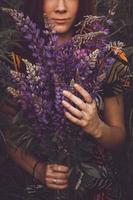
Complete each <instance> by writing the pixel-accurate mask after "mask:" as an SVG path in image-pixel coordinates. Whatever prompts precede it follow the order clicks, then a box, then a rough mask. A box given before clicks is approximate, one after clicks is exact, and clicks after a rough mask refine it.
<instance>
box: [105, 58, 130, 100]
mask: <svg viewBox="0 0 133 200" xmlns="http://www.w3.org/2000/svg"><path fill="white" fill-rule="evenodd" d="M129 87H130V70H129V66H128V64H127V63H126V64H125V63H123V62H121V61H117V62H115V63H114V65H113V66H112V67H111V69H110V71H109V73H108V76H107V79H106V82H105V84H104V89H103V95H104V97H109V96H115V95H119V94H121V93H123V92H125V91H126V90H128V88H129Z"/></svg>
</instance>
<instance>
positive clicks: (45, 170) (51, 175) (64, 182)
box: [34, 162, 69, 190]
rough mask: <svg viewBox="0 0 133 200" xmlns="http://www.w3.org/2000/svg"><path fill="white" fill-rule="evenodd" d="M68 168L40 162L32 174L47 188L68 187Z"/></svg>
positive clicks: (58, 188)
mask: <svg viewBox="0 0 133 200" xmlns="http://www.w3.org/2000/svg"><path fill="white" fill-rule="evenodd" d="M68 174H69V168H68V167H67V166H64V165H59V164H48V165H45V163H42V162H40V163H39V164H38V165H37V167H36V170H35V173H34V176H35V178H36V179H38V180H40V182H42V183H43V184H45V185H46V186H47V187H48V188H51V189H56V190H61V189H65V188H67V187H68Z"/></svg>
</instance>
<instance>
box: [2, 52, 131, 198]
mask: <svg viewBox="0 0 133 200" xmlns="http://www.w3.org/2000/svg"><path fill="white" fill-rule="evenodd" d="M13 61H14V65H15V70H17V71H19V70H20V71H21V67H20V66H21V60H20V58H19V57H18V56H16V55H15V54H13ZM128 73H129V70H128V66H126V65H125V64H123V63H122V62H120V61H118V62H116V63H115V65H114V66H113V67H112V69H111V71H110V72H109V75H108V78H107V83H106V85H105V88H104V94H103V95H104V96H112V95H118V94H120V93H122V91H123V86H122V81H123V80H125V78H126V76H127V75H128ZM126 80H127V79H126ZM99 99H100V101H101V103H100V105H103V104H102V98H101V96H100V95H99ZM25 142H26V141H25ZM27 142H28V141H27ZM38 145H39V144H38ZM77 146H78V148H77V155H78V161H79V163H80V165H79V166H78V167H79V175H78V176H79V182H78V183H79V185H80V187H79V191H80V193H78V190H77V191H71V193H70V196H69V198H68V199H65V200H123V198H122V194H121V188H120V185H119V171H118V170H117V167H116V166H115V162H114V159H113V155H112V153H111V152H109V151H107V150H105V149H104V148H102V147H101V146H100V145H98V144H97V142H96V141H94V140H93V138H91V137H90V136H86V135H85V136H84V137H83V140H82V142H80V143H79V144H78V145H77ZM34 151H35V150H34ZM34 153H35V152H33V154H34ZM38 153H39V156H40V153H41V152H38ZM35 154H36V156H37V152H36V153H35ZM7 162H8V161H7ZM6 164H7V163H6ZM9 166H11V168H13V169H15V170H13V171H12V170H11V169H9V170H7V171H6V172H5V173H6V175H7V174H9V179H8V178H7V180H8V188H9V193H8V194H7V193H5V192H3V193H2V195H3V199H2V200H4V199H5V200H12V199H13V200H21V199H24V200H31V199H32V200H56V199H55V192H54V191H51V190H49V189H48V188H46V187H45V186H43V185H41V184H40V183H36V184H35V183H34V182H33V181H32V178H31V177H30V176H29V175H28V174H26V173H25V172H23V170H21V169H19V167H18V166H16V165H15V163H13V162H11V165H8V166H6V169H7V168H8V167H9ZM13 166H14V167H13ZM16 168H17V169H19V170H16ZM6 169H5V168H4V171H5V170H6ZM18 171H19V172H18ZM10 172H11V173H12V175H13V176H11V174H10ZM17 173H18V175H17ZM22 174H26V175H25V176H23V175H22ZM24 177H25V178H24ZM72 178H73V177H72ZM81 178H82V183H84V188H85V191H82V188H83V187H82V183H81V184H80V180H81ZM27 179H28V181H27ZM4 184H6V183H5V182H4ZM76 186H77V185H76Z"/></svg>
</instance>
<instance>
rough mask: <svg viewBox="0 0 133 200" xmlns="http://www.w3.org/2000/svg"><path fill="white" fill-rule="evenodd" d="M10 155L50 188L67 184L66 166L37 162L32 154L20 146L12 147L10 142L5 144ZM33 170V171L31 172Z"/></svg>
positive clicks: (60, 187)
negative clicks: (25, 151) (23, 150)
mask: <svg viewBox="0 0 133 200" xmlns="http://www.w3.org/2000/svg"><path fill="white" fill-rule="evenodd" d="M6 148H7V152H8V154H9V155H10V157H11V158H12V159H13V160H14V161H15V162H16V163H17V164H18V166H20V167H21V168H22V169H24V170H25V171H26V172H28V173H29V174H31V175H33V174H34V177H35V178H36V179H37V180H39V181H40V182H41V183H43V184H45V185H46V186H47V187H49V188H51V189H64V188H66V187H67V186H68V171H69V169H68V167H67V166H63V165H56V164H47V165H46V164H45V163H44V162H41V161H40V162H38V160H37V159H36V158H34V157H33V156H32V155H29V154H27V153H24V152H22V150H21V149H20V148H18V149H17V150H16V149H13V148H12V147H10V142H9V141H8V142H7V144H6ZM33 171H34V173H33Z"/></svg>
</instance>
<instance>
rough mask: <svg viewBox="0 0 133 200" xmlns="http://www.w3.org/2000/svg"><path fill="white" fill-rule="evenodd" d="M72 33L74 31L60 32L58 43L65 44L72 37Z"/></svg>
mask: <svg viewBox="0 0 133 200" xmlns="http://www.w3.org/2000/svg"><path fill="white" fill-rule="evenodd" d="M72 35H73V34H72V32H69V33H63V34H62V33H61V34H59V35H58V36H59V40H58V44H59V45H61V44H64V43H65V42H67V41H68V40H70V39H71V38H72Z"/></svg>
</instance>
